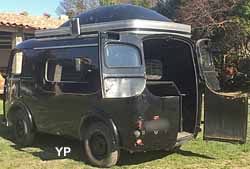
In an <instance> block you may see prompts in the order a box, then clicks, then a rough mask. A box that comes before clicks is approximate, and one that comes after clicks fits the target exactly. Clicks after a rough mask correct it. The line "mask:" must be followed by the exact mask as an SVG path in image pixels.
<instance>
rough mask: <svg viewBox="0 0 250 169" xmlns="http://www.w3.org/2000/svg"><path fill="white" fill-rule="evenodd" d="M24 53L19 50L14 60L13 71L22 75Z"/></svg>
mask: <svg viewBox="0 0 250 169" xmlns="http://www.w3.org/2000/svg"><path fill="white" fill-rule="evenodd" d="M22 63H23V53H22V52H17V53H16V54H15V56H14V58H13V61H12V69H11V73H12V74H14V75H20V74H21V73H22Z"/></svg>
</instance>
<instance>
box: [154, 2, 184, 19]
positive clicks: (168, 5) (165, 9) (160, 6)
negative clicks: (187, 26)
mask: <svg viewBox="0 0 250 169" xmlns="http://www.w3.org/2000/svg"><path fill="white" fill-rule="evenodd" d="M181 3H182V1H181V0H158V2H157V4H156V7H155V8H154V9H155V10H156V11H157V12H159V13H160V14H162V15H164V16H166V17H168V18H170V19H176V12H177V9H178V8H179V6H180V5H181Z"/></svg>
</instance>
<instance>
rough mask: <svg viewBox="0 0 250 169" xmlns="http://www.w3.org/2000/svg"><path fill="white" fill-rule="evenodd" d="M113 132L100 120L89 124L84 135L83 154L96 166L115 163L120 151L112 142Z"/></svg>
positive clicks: (109, 165) (107, 165)
mask: <svg viewBox="0 0 250 169" xmlns="http://www.w3.org/2000/svg"><path fill="white" fill-rule="evenodd" d="M113 140H114V134H113V132H112V131H111V130H110V129H109V127H107V125H105V124H104V123H102V122H96V123H93V124H91V125H90V126H89V127H88V128H87V132H86V134H85V135H84V140H83V141H84V142H83V145H84V149H85V155H86V157H87V158H88V161H89V162H90V164H92V165H94V166H98V167H111V166H113V165H116V163H117V161H118V159H119V155H120V151H119V149H118V148H113V147H118V146H117V145H114V144H117V143H114V141H113Z"/></svg>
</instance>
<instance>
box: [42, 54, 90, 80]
mask: <svg viewBox="0 0 250 169" xmlns="http://www.w3.org/2000/svg"><path fill="white" fill-rule="evenodd" d="M50 60H54V61H57V60H66V59H65V58H62V59H58V58H49V59H47V60H46V63H45V80H46V81H47V82H49V83H74V84H76V83H77V84H87V83H89V82H76V81H52V80H49V79H48V62H49V61H50Z"/></svg>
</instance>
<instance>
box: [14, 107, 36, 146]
mask: <svg viewBox="0 0 250 169" xmlns="http://www.w3.org/2000/svg"><path fill="white" fill-rule="evenodd" d="M13 130H14V137H15V141H16V143H17V144H19V145H22V146H31V145H32V144H33V143H34V139H35V131H34V125H33V124H32V122H31V121H30V119H29V117H28V115H27V113H26V112H24V111H23V110H17V111H16V112H15V116H14V119H13Z"/></svg>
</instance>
